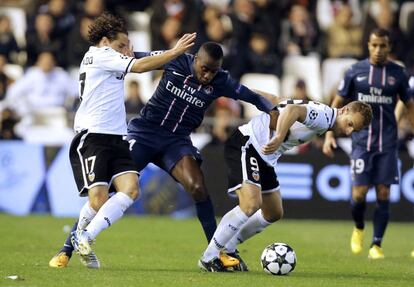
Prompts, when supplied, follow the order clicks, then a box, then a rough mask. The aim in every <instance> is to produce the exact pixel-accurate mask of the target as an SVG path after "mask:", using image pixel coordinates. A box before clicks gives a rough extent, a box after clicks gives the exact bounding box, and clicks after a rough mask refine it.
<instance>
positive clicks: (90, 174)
mask: <svg viewBox="0 0 414 287" xmlns="http://www.w3.org/2000/svg"><path fill="white" fill-rule="evenodd" d="M88 179H89V181H94V179H95V173H94V172H91V173H89V174H88Z"/></svg>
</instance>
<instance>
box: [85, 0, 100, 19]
mask: <svg viewBox="0 0 414 287" xmlns="http://www.w3.org/2000/svg"><path fill="white" fill-rule="evenodd" d="M105 8H106V6H105V0H85V2H84V4H83V6H82V8H81V9H80V11H81V14H83V15H85V16H88V17H91V18H95V17H98V16H99V15H101V14H102V13H103V11H104V10H105Z"/></svg>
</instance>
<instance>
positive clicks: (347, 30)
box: [326, 5, 362, 58]
mask: <svg viewBox="0 0 414 287" xmlns="http://www.w3.org/2000/svg"><path fill="white" fill-rule="evenodd" d="M326 44H327V50H328V51H327V52H328V57H329V58H342V57H350V58H360V57H361V56H362V29H361V27H360V26H357V25H354V24H352V10H351V7H350V6H349V5H343V6H342V7H341V8H340V10H339V11H338V14H337V15H336V17H335V23H334V24H333V25H332V26H330V27H329V28H328V30H327V40H326Z"/></svg>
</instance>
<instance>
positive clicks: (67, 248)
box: [59, 221, 78, 257]
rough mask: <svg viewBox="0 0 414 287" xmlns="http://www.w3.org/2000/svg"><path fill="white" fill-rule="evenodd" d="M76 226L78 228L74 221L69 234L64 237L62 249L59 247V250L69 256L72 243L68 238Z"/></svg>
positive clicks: (71, 250)
mask: <svg viewBox="0 0 414 287" xmlns="http://www.w3.org/2000/svg"><path fill="white" fill-rule="evenodd" d="M76 228H78V221H76V222H75V224H74V225H73V227H72V230H71V231H70V233H69V236H68V237H67V238H66V241H65V243H64V244H63V247H62V249H60V251H59V252H65V253H66V255H67V256H69V257H71V256H72V252H73V245H72V242H71V241H70V238H71V237H72V232H76Z"/></svg>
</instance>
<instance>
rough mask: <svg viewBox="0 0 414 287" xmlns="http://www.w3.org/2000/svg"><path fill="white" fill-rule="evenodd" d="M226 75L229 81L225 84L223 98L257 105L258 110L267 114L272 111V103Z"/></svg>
mask: <svg viewBox="0 0 414 287" xmlns="http://www.w3.org/2000/svg"><path fill="white" fill-rule="evenodd" d="M225 75H227V79H226V81H225V84H224V90H223V96H225V97H228V98H232V99H235V100H242V101H245V102H248V103H251V104H253V105H255V106H256V108H258V109H259V110H261V111H263V112H266V113H268V112H269V111H271V110H272V108H273V105H272V103H270V102H269V101H268V100H266V99H265V98H264V97H262V96H261V95H259V94H257V93H255V92H253V91H252V90H250V89H248V88H247V87H246V86H244V85H242V84H240V83H238V82H237V81H236V80H234V79H233V78H232V77H231V76H230V75H228V74H227V73H225Z"/></svg>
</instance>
